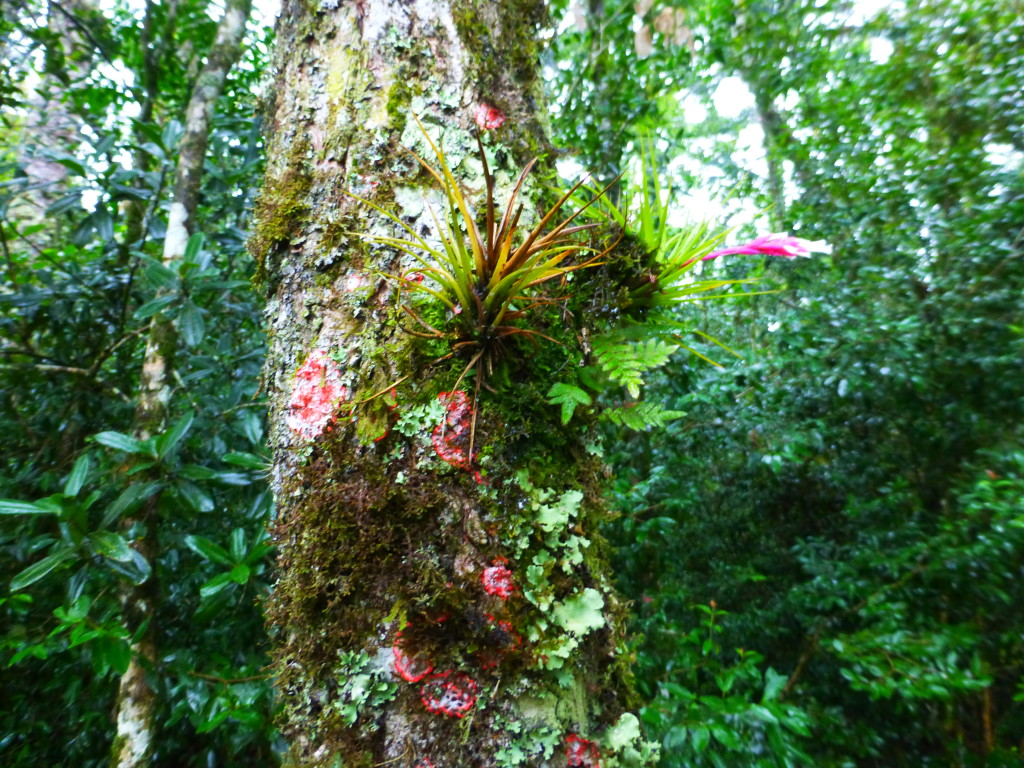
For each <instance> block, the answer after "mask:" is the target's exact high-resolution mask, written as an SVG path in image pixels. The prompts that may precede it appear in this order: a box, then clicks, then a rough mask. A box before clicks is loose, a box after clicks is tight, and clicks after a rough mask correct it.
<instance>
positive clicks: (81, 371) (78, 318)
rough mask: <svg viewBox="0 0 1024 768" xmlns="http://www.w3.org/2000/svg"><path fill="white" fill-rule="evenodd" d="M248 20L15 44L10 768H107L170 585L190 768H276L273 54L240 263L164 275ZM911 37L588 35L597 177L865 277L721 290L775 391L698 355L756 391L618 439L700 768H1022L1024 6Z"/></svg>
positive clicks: (240, 142)
mask: <svg viewBox="0 0 1024 768" xmlns="http://www.w3.org/2000/svg"><path fill="white" fill-rule="evenodd" d="M214 5H215V4H213V3H208V2H204V0H179V2H178V3H176V4H161V5H155V4H146V5H145V7H141V6H140V4H136V3H128V2H122V0H117V1H113V2H108V3H103V4H102V5H93V4H91V3H88V2H85V1H84V0H80V1H79V2H75V3H61V4H59V5H58V4H47V3H44V2H36V1H35V0H31V1H30V2H26V3H22V4H21V6H20V7H19V10H18V11H17V12H16V13H15V12H7V10H8V9H7V7H6V6H5V8H4V10H5V13H4V14H3V18H2V20H0V55H2V57H3V63H4V67H2V68H0V99H2V100H3V105H4V111H3V116H2V119H3V121H4V131H3V132H2V138H0V159H2V168H0V180H2V186H0V216H2V218H0V249H2V256H3V259H4V278H3V287H2V288H0V424H2V429H3V433H4V437H5V439H4V450H3V454H2V458H3V472H2V473H0V497H2V498H5V499H8V501H6V502H0V520H2V527H0V590H2V591H0V611H2V612H3V620H2V623H0V627H2V632H3V634H2V635H0V665H2V666H3V687H4V691H5V694H6V696H5V702H4V706H3V707H0V758H2V762H3V764H4V765H11V766H21V765H24V766H29V765H32V766H35V765H41V764H47V765H75V766H87V765H99V764H101V763H105V762H106V760H107V755H108V753H109V748H110V740H111V738H112V733H113V731H112V723H111V711H112V707H113V701H114V696H115V693H116V685H117V679H118V675H119V673H120V671H122V670H123V669H124V667H125V665H126V664H127V658H128V656H127V653H128V641H129V640H130V638H129V637H127V632H126V630H125V629H124V622H123V620H122V616H121V614H120V605H119V603H118V601H117V599H116V595H117V592H118V585H120V584H125V583H130V582H137V581H139V580H141V579H143V578H146V577H150V578H153V579H154V580H155V582H154V583H155V584H157V585H158V595H159V605H158V606H157V609H156V611H155V613H156V615H157V616H158V617H159V619H158V624H159V626H158V630H159V637H160V648H161V659H160V665H159V667H158V668H155V669H153V670H152V671H151V674H152V679H153V681H154V685H155V686H156V689H157V691H158V693H159V696H160V702H161V704H160V707H161V715H160V718H159V720H160V722H161V735H160V745H159V750H158V758H157V762H158V763H160V764H167V765H235V764H239V765H240V764H242V763H246V764H252V763H254V762H255V763H257V764H272V763H273V762H274V760H275V757H274V755H275V754H276V751H275V745H274V739H275V736H274V733H273V731H272V727H271V717H272V706H273V705H272V700H271V695H270V692H269V683H268V681H267V680H266V679H265V676H264V675H263V673H262V666H263V664H264V656H263V647H262V643H263V633H262V627H261V620H260V616H259V609H258V604H257V598H258V597H259V595H260V594H262V593H263V592H264V590H265V589H266V570H267V567H268V563H269V556H270V553H268V551H267V547H266V545H265V544H264V543H263V541H264V533H263V531H264V524H265V522H266V520H267V516H268V515H269V513H270V500H269V497H268V495H267V493H266V491H265V486H264V482H263V477H262V468H263V459H262V457H261V455H260V454H261V451H262V434H263V426H262V408H261V404H260V402H259V400H258V398H257V399H253V398H254V395H255V394H256V392H257V390H258V386H259V385H258V375H259V374H258V371H259V365H260V361H261V354H262V350H261V347H260V338H261V337H260V334H259V333H258V328H259V322H260V320H259V311H260V307H259V302H258V300H257V298H256V297H255V296H254V294H253V293H252V291H251V290H250V289H249V287H248V286H249V283H248V278H249V276H250V273H251V264H250V262H249V257H248V256H247V255H246V253H245V250H244V247H243V243H244V240H245V237H246V223H247V213H246V211H247V208H248V205H249V203H250V198H251V192H252V190H253V189H254V188H255V186H256V185H257V183H258V180H259V173H260V169H261V158H260V152H259V149H260V147H259V127H258V118H257V116H256V115H257V114H258V110H257V109H256V99H255V96H254V93H256V92H257V90H258V82H259V77H260V73H261V71H262V70H263V68H264V66H265V62H266V51H267V44H268V40H267V39H265V38H266V33H265V32H262V31H261V32H259V33H258V34H255V35H254V37H252V38H251V39H250V43H249V45H248V47H247V53H246V55H245V57H244V62H243V64H242V65H240V66H239V67H237V68H236V69H235V70H234V71H233V72H232V74H231V78H230V81H229V86H228V89H227V91H226V93H225V96H224V97H223V98H222V100H221V103H220V104H219V106H218V116H217V119H216V123H215V126H214V131H213V134H212V137H211V144H210V152H209V155H208V158H207V165H206V171H205V173H206V177H205V181H204V185H203V197H202V201H201V205H200V210H199V213H198V217H197V218H198V223H199V229H200V231H201V232H202V235H203V236H202V237H196V238H194V239H193V241H192V242H191V244H190V249H189V252H188V254H187V255H186V258H185V260H184V261H183V262H182V263H181V264H180V266H179V268H177V269H174V270H168V269H166V268H164V267H162V266H161V265H160V264H159V255H160V253H161V247H162V239H163V235H164V228H165V222H166V210H165V208H166V203H167V195H168V190H167V185H168V183H169V179H170V174H171V173H172V171H173V163H174V159H175V151H174V147H175V142H176V140H177V138H178V136H179V135H180V132H181V127H180V123H181V120H182V119H183V110H184V104H185V103H186V101H187V99H188V96H189V93H190V90H191V83H192V78H194V76H195V74H196V72H197V66H198V63H199V62H200V61H201V57H202V56H203V52H204V51H205V50H206V49H207V48H208V47H209V45H210V43H211V40H212V34H213V29H214V24H215V22H214V21H213V18H212V16H215V15H216V8H214ZM170 8H174V9H175V11H174V12H173V13H170V12H169V10H168V9H170ZM147 9H148V17H147ZM876 11H877V12H870V13H869V12H865V11H864V8H863V5H862V4H853V3H851V2H847V1H846V0H842V1H840V0H826V2H820V1H819V2H809V1H806V0H759V1H756V2H755V1H754V0H745V1H744V2H725V1H724V0H710V1H709V2H702V3H685V2H682V0H676V2H674V3H661V2H651V1H650V0H647V1H645V2H638V3H633V2H620V1H619V0H604V1H602V0H587V1H586V2H572V3H569V2H566V0H560V2H555V3H553V18H554V19H555V20H556V22H558V20H559V19H561V20H562V21H561V22H560V25H559V27H558V33H557V35H556V36H555V37H554V39H553V43H552V45H551V47H550V50H549V53H548V58H547V61H546V65H547V70H546V71H547V74H548V83H549V86H550V94H551V99H552V107H553V118H554V123H553V125H554V128H555V132H556V136H557V139H558V142H559V143H560V144H561V145H562V146H566V147H571V148H573V150H574V151H575V152H576V154H575V156H574V157H573V160H574V161H575V162H577V163H578V164H579V165H581V166H583V167H586V168H591V169H593V170H594V171H595V172H596V174H597V176H598V177H599V179H600V178H604V179H610V178H613V177H614V176H615V175H616V174H617V173H618V172H619V170H621V169H622V168H632V169H633V170H634V171H635V173H634V174H633V175H634V177H637V178H638V177H639V166H640V163H641V162H642V161H641V158H640V156H641V146H642V145H643V144H644V143H645V142H646V141H648V140H649V141H650V142H651V143H652V145H653V147H654V151H653V153H650V152H649V153H648V156H649V158H651V159H653V161H654V164H655V166H656V167H657V168H658V173H659V178H660V180H661V182H662V183H663V184H665V185H672V184H674V186H675V187H676V191H677V194H678V199H679V200H680V201H681V203H680V209H679V211H677V212H673V213H672V214H671V216H670V218H669V220H670V221H672V222H677V223H682V222H683V221H684V220H685V219H686V218H687V217H689V218H690V219H698V218H701V217H702V216H704V215H706V210H705V208H704V207H703V204H702V202H701V199H700V198H699V197H697V196H695V195H692V194H690V193H691V192H693V191H695V190H701V191H703V192H711V193H717V194H718V195H719V197H720V198H721V199H725V198H726V197H727V193H731V197H728V200H727V202H726V203H724V204H723V207H722V209H721V212H722V215H723V216H726V217H728V216H730V215H731V216H732V218H730V219H729V222H728V223H730V224H734V223H737V222H739V223H740V224H741V228H740V229H739V231H738V232H736V233H734V234H733V235H732V236H731V237H732V238H733V239H738V240H742V239H743V237H745V236H748V235H750V236H752V235H753V234H755V232H761V231H764V230H765V229H767V228H770V229H772V230H776V231H781V230H783V229H785V230H787V231H792V232H795V233H798V234H800V235H801V236H805V237H809V238H813V239H817V238H822V239H825V240H826V241H828V242H829V243H830V244H831V245H832V246H833V253H832V255H831V256H827V257H815V258H814V260H813V261H801V262H800V263H790V262H779V261H771V262H770V263H769V262H767V261H764V260H760V259H758V258H750V257H746V258H745V259H740V258H732V259H725V258H723V259H719V260H716V262H714V264H713V266H711V267H709V268H708V274H709V275H713V276H716V277H721V278H722V279H739V278H743V277H748V276H751V275H753V276H758V277H763V278H764V279H765V281H766V282H767V283H768V285H769V287H783V286H784V287H785V288H786V290H785V291H783V292H781V293H778V294H774V295H770V296H763V297H759V298H758V299H756V300H754V301H747V302H746V303H742V304H741V303H730V302H719V303H711V304H706V305H703V306H702V308H701V310H699V311H696V310H681V315H680V317H679V319H680V321H682V322H685V323H688V324H690V325H691V326H693V327H696V328H697V329H698V330H700V331H702V332H704V333H707V334H710V335H711V336H714V337H715V338H718V339H721V340H722V341H724V342H725V343H727V344H729V346H730V347H732V348H733V349H735V350H737V351H738V352H739V353H740V354H741V355H742V356H743V358H744V360H742V361H738V360H735V359H732V358H730V356H729V355H728V354H727V353H725V352H723V351H722V350H721V349H719V348H717V347H713V346H711V345H706V344H704V342H703V341H702V337H700V336H694V337H693V338H692V339H687V340H686V343H687V344H688V345H692V346H693V348H694V349H695V350H697V351H699V352H701V353H703V354H706V355H708V356H710V357H712V358H713V359H715V360H717V361H718V362H720V363H721V364H722V366H723V367H721V368H718V367H715V366H712V365H709V364H707V363H705V362H703V361H701V360H700V359H699V358H698V357H696V356H695V355H687V353H686V352H685V350H679V351H676V352H675V354H674V356H673V357H672V358H671V360H670V362H669V363H668V365H667V366H664V367H662V368H660V369H659V370H658V371H657V372H654V373H649V374H647V375H646V376H645V380H646V382H647V387H646V392H645V398H646V400H647V401H650V402H653V403H661V404H662V405H663V406H664V407H665V408H668V409H671V410H675V411H683V412H685V416H683V417H681V418H679V419H677V420H675V421H674V422H671V423H670V424H669V425H668V426H667V427H663V428H661V429H658V430H656V431H650V432H640V433H637V432H628V433H627V432H625V431H621V432H620V431H617V430H616V429H615V428H614V426H609V427H608V429H609V432H608V435H607V440H606V444H607V445H608V446H609V448H608V451H609V453H608V456H609V458H610V459H611V463H612V465H613V468H614V470H615V478H616V479H615V485H614V496H615V502H616V504H617V506H618V508H619V509H621V510H622V512H623V514H622V517H621V518H620V519H619V520H618V521H617V523H616V524H615V525H614V526H613V528H612V529H611V530H610V531H609V532H608V533H609V536H610V537H611V539H612V540H613V542H614V543H615V544H616V545H617V552H618V563H617V565H618V572H619V574H620V586H621V588H622V589H623V590H624V591H625V592H626V594H627V595H628V596H629V597H630V598H631V599H633V600H634V601H635V627H636V630H637V632H638V640H637V648H636V653H637V671H638V681H639V684H640V689H641V693H642V695H643V697H644V700H645V702H646V705H645V710H644V720H645V722H646V724H647V726H648V728H649V729H650V730H651V732H652V734H655V735H656V736H657V737H659V738H661V739H663V742H664V746H665V749H664V754H665V764H666V765H668V766H675V765H680V766H681V765H715V766H776V765H814V766H882V765H885V766H929V765H935V766H948V765H957V766H981V765H986V766H999V765H1017V764H1019V760H1020V751H1021V749H1022V744H1021V742H1020V734H1022V733H1024V709H1022V705H1021V701H1022V700H1024V685H1022V676H1024V668H1022V667H1024V641H1022V639H1021V638H1022V637H1024V616H1021V615H1020V611H1019V610H1016V606H1018V605H1020V604H1021V601H1022V599H1024V595H1022V594H1021V589H1022V588H1021V586H1020V585H1021V583H1022V579H1021V575H1022V574H1021V568H1022V563H1024V507H1022V499H1024V434H1022V431H1021V428H1020V423H1021V410H1022V407H1024V399H1022V396H1024V371H1022V370H1021V360H1022V352H1024V349H1022V346H1024V340H1022V338H1024V318H1022V317H1021V315H1022V303H1021V300H1020V297H1021V293H1022V288H1024V268H1022V266H1021V264H1022V262H1021V259H1020V256H1021V242H1022V232H1021V230H1020V227H1021V222H1024V178H1022V158H1024V154H1022V153H1024V135H1022V131H1024V129H1022V126H1024V114H1022V112H1024V102H1022V100H1021V98H1020V94H1019V83H1020V82H1021V81H1022V80H1024V22H1022V21H1021V18H1022V17H1021V14H1020V9H1019V7H1017V6H1016V4H1015V3H1013V2H1009V0H1006V2H998V3H993V2H986V1H985V0H933V1H932V2H923V1H922V2H908V3H905V4H901V3H893V4H890V5H888V6H885V7H884V8H881V9H876ZM211 14H212V16H211ZM147 19H148V21H147ZM253 29H254V30H255V29H262V27H260V26H259V25H258V24H254V25H253ZM757 211H762V213H760V214H756V212H757ZM744 222H748V223H744ZM755 225H756V226H755ZM762 261H764V263H762ZM157 312H163V313H167V315H168V316H169V317H172V318H174V319H175V322H176V324H177V327H178V330H179V334H180V339H181V341H180V349H179V350H178V355H177V359H176V372H177V387H176V389H175V391H174V394H173V399H172V403H171V410H172V413H173V414H174V418H173V420H172V425H173V426H171V428H170V429H169V431H168V432H166V433H165V434H164V435H162V436H158V437H157V438H154V439H153V440H152V441H149V442H147V443H139V442H138V441H135V440H133V439H132V438H131V437H130V432H131V422H132V411H133V406H134V397H135V393H136V389H137V384H138V377H139V369H140V366H141V362H142V354H143V344H144V338H145V328H146V326H147V323H148V320H149V318H150V317H152V316H153V315H154V314H155V313H157ZM659 359H660V358H659ZM580 391H582V390H580ZM584 394H586V393H584ZM587 397H588V398H589V397H590V396H589V395H587ZM579 404H581V405H589V402H582V401H581V403H579ZM574 407H575V406H574ZM570 415H571V411H570ZM141 472H145V473H146V474H145V476H146V478H147V481H146V482H143V481H141V480H139V479H138V478H139V476H140V473H141ZM151 477H155V478H156V479H155V480H149V478H151ZM157 494H158V498H159V502H158V503H159V510H160V531H159V554H158V556H157V558H156V559H155V562H145V561H142V562H140V561H139V558H137V557H135V556H133V555H132V554H131V552H130V550H128V548H127V544H126V541H127V540H128V539H130V537H131V531H130V530H124V529H123V528H122V527H121V526H120V525H119V522H120V520H122V519H123V518H124V517H125V515H126V514H129V513H130V512H131V511H132V509H133V508H134V506H135V505H137V504H139V503H141V501H142V500H143V499H145V498H148V497H152V496H153V495H157Z"/></svg>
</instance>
